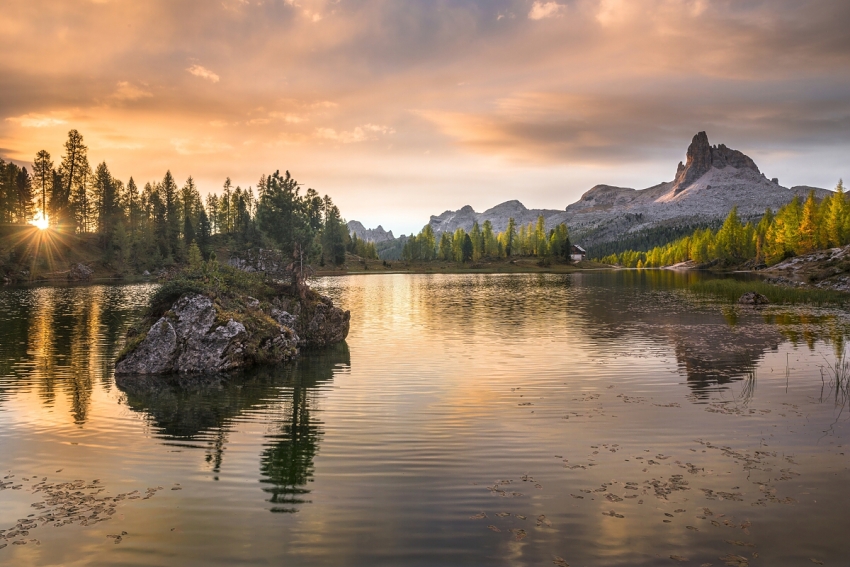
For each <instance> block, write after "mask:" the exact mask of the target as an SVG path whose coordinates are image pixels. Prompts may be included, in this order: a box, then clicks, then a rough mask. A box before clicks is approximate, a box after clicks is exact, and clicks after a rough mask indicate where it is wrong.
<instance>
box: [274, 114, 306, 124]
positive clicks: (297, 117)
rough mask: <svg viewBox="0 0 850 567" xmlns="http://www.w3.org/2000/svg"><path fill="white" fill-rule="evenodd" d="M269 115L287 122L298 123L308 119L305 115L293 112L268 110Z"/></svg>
mask: <svg viewBox="0 0 850 567" xmlns="http://www.w3.org/2000/svg"><path fill="white" fill-rule="evenodd" d="M269 116H270V117H272V118H275V119H277V120H283V121H284V122H286V123H288V124H300V123H302V122H307V121H308V120H309V119H310V118H309V117H307V116H305V115H301V114H294V113H291V112H269Z"/></svg>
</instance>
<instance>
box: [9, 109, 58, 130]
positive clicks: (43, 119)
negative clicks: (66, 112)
mask: <svg viewBox="0 0 850 567" xmlns="http://www.w3.org/2000/svg"><path fill="white" fill-rule="evenodd" d="M6 120H8V121H9V122H14V123H15V124H18V125H19V126H22V127H23V128H49V127H50V126H59V125H60V124H67V122H68V121H67V120H65V119H63V118H59V117H57V116H48V115H46V114H37V113H29V114H24V115H23V116H10V117H8V118H6Z"/></svg>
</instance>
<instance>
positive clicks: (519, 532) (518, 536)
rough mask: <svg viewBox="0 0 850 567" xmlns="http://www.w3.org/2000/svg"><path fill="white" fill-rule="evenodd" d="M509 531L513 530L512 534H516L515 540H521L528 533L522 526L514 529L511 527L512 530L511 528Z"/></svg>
mask: <svg viewBox="0 0 850 567" xmlns="http://www.w3.org/2000/svg"><path fill="white" fill-rule="evenodd" d="M511 532H513V534H514V535H515V536H516V540H517V541H522V539H523V538H524V537H525V536H527V535H528V534H527V533H526V532H525V530H524V529H522V528H515V529H512V530H511Z"/></svg>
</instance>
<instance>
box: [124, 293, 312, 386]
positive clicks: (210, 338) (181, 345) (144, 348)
mask: <svg viewBox="0 0 850 567" xmlns="http://www.w3.org/2000/svg"><path fill="white" fill-rule="evenodd" d="M217 315H218V311H217V308H216V305H215V304H214V303H213V302H212V300H210V299H209V298H208V297H205V296H203V295H197V294H190V295H186V296H184V297H182V298H180V299H179V300H178V301H177V302H176V303H175V304H174V305H173V307H172V309H171V311H169V312H168V313H167V314H166V315H165V316H163V317H161V318H160V319H159V320H158V321H157V322H156V323H154V324H153V325H152V326H151V328H150V330H149V331H148V333H147V335H146V336H145V337H144V338H143V339H142V340H141V342H140V343H139V344H138V345H137V346H136V347H135V348H133V349H131V350H130V351H129V352H128V353H127V355H126V356H124V357H123V358H122V359H120V360H119V362H118V364H117V365H116V366H115V373H116V374H170V373H215V372H223V371H227V370H233V369H236V368H242V367H245V366H250V365H252V364H254V363H255V362H256V360H257V354H258V353H257V351H258V350H259V349H262V352H263V355H264V357H263V358H264V360H267V361H273V362H282V361H284V360H288V359H290V358H293V357H295V356H297V355H298V346H297V345H298V341H299V339H298V336H297V335H296V334H295V331H293V330H292V328H291V327H288V326H284V325H279V326H278V327H277V329H274V332H272V333H271V336H268V337H257V336H255V335H254V334H252V333H250V332H249V331H248V329H246V327H245V325H244V324H243V323H242V322H239V321H236V320H234V319H233V318H229V320H227V321H226V322H221V321H219V322H217V321H216V319H217Z"/></svg>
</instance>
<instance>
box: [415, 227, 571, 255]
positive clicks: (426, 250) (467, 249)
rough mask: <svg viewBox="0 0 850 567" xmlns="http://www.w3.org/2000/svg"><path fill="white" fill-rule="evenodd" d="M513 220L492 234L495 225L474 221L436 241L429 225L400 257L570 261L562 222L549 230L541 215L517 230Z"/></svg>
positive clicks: (565, 229)
mask: <svg viewBox="0 0 850 567" xmlns="http://www.w3.org/2000/svg"><path fill="white" fill-rule="evenodd" d="M515 227H516V223H515V222H514V219H509V221H508V227H507V229H506V230H505V232H501V233H499V234H498V235H496V234H494V233H493V224H492V223H491V222H490V221H489V220H487V221H484V225H483V228H479V226H478V223H477V222H476V223H473V225H472V231H471V232H469V233H467V232H466V231H465V230H464V229H462V228H458V229H457V230H455V232H454V233H451V232H444V233H442V234H441V235H440V239H439V244H436V242H435V240H436V239H435V237H434V231H433V229H432V228H431V225H430V224H427V225H425V226H424V227H423V228H422V230H421V231H420V232H419V234H417V235H413V236H410V237H409V238H408V239H407V241H406V242H405V243H404V248H403V250H402V254H401V257H402V259H404V260H406V261H428V260H434V259H438V260H442V261H444V262H468V261H470V260H473V261H478V260H480V259H481V258H486V257H489V258H506V257H508V256H509V255H512V254H513V255H517V256H533V257H538V258H550V257H559V258H561V259H563V260H565V261H569V258H570V249H571V247H572V244H571V243H570V236H569V231H568V230H567V226H566V225H565V224H563V223H561V224H559V225H558V226H556V227H555V228H553V229H551V230H549V231H548V232H547V231H546V220H545V219H544V218H543V217H542V216H541V217H539V218H538V219H537V222H536V223H531V224H529V225H528V226H527V227H525V226H522V227H520V230H519V232H517V231H516V228H515Z"/></svg>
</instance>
